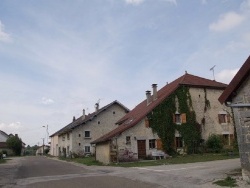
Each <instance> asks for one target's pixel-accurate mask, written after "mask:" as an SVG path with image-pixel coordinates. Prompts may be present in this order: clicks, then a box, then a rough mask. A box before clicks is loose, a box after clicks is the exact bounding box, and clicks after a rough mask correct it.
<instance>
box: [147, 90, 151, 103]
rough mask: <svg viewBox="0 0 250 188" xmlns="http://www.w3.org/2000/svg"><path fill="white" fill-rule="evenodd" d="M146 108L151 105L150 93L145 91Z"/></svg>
mask: <svg viewBox="0 0 250 188" xmlns="http://www.w3.org/2000/svg"><path fill="white" fill-rule="evenodd" d="M146 99H147V106H148V105H149V104H150V103H151V91H148V90H147V91H146Z"/></svg>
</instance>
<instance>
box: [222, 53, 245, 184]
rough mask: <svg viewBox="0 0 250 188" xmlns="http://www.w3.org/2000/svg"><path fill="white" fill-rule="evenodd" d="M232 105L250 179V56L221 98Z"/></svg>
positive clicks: (242, 157) (243, 157)
mask: <svg viewBox="0 0 250 188" xmlns="http://www.w3.org/2000/svg"><path fill="white" fill-rule="evenodd" d="M219 101H220V102H221V103H224V104H226V105H227V106H229V107H232V109H233V112H234V113H233V114H234V119H235V126H236V132H237V140H238V146H239V152H240V159H241V167H242V176H243V179H244V180H246V181H250V56H249V57H248V59H247V60H246V61H245V63H244V64H243V65H242V67H241V68H240V70H239V71H238V73H237V74H236V75H235V77H234V78H233V79H232V81H231V82H230V83H229V85H228V87H227V88H226V89H225V91H224V92H223V93H222V95H221V96H220V98H219Z"/></svg>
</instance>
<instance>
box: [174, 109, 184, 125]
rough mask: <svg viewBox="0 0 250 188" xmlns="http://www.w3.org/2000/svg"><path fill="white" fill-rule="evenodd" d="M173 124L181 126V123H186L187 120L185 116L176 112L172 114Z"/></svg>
mask: <svg viewBox="0 0 250 188" xmlns="http://www.w3.org/2000/svg"><path fill="white" fill-rule="evenodd" d="M173 122H174V123H176V124H181V123H186V122H187V118H186V114H185V113H183V114H180V113H179V112H176V113H175V114H173Z"/></svg>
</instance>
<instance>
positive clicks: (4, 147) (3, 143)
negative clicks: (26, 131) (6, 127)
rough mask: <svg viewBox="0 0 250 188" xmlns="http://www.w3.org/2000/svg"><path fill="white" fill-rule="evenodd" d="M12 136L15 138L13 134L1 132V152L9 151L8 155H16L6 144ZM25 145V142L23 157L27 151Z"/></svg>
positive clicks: (23, 144)
mask: <svg viewBox="0 0 250 188" xmlns="http://www.w3.org/2000/svg"><path fill="white" fill-rule="evenodd" d="M11 136H14V135H13V134H9V135H8V134H7V133H5V132H4V131H1V130H0V152H1V151H7V154H8V155H14V152H13V151H12V150H11V149H9V148H8V147H7V144H6V141H7V139H8V138H9V137H11ZM15 136H18V135H17V134H16V135H15ZM25 145H26V144H25V143H24V142H22V151H21V155H24V151H25Z"/></svg>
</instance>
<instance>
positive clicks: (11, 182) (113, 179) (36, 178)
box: [0, 157, 250, 188]
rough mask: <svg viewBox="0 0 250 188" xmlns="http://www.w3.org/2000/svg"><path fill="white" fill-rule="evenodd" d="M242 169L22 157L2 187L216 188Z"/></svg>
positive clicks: (3, 170) (0, 176)
mask: <svg viewBox="0 0 250 188" xmlns="http://www.w3.org/2000/svg"><path fill="white" fill-rule="evenodd" d="M239 168H240V161H239V159H231V160H224V161H213V162H203V163H192V164H191V163H190V164H182V165H162V166H154V167H144V168H121V167H109V166H84V165H80V164H72V163H68V162H64V161H58V160H54V159H49V158H46V157H21V158H14V159H13V160H10V161H9V162H8V163H7V164H2V165H0V187H4V188H8V187H14V188H16V187H18V188H19V187H20V188H22V187H28V188H30V187H32V188H33V187H34V188H44V187H45V188H57V187H58V188H68V187H72V188H78V187H86V188H117V187H122V188H152V187H154V188H162V187H167V188H171V187H173V188H175V187H185V188H186V187H190V188H191V187H192V188H195V187H199V188H200V187H203V188H210V187H216V186H215V185H213V184H212V182H213V181H214V180H215V179H221V178H225V177H226V174H227V173H230V172H232V171H234V170H235V169H239ZM245 186H247V185H246V184H244V185H242V187H245ZM249 187H250V186H249Z"/></svg>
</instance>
